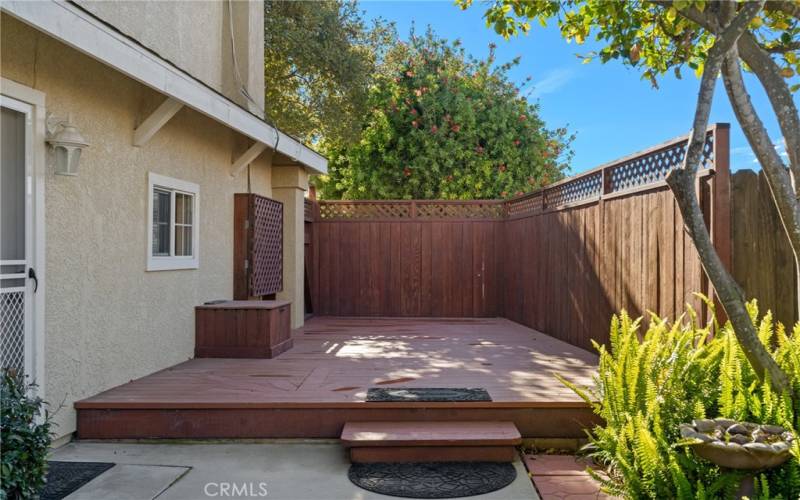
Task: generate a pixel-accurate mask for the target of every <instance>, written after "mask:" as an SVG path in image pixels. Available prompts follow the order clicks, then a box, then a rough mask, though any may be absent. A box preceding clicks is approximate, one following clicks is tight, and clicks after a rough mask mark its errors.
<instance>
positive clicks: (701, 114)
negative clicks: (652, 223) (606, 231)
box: [667, 0, 790, 392]
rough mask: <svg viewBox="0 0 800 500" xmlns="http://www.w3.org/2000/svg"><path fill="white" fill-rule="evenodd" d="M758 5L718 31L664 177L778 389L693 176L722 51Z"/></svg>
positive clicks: (749, 348)
mask: <svg viewBox="0 0 800 500" xmlns="http://www.w3.org/2000/svg"><path fill="white" fill-rule="evenodd" d="M763 4H764V2H763V0H762V1H761V2H752V3H748V4H745V6H744V7H743V8H742V9H741V10H740V11H739V13H738V14H737V15H736V17H735V18H734V19H733V21H731V23H730V24H729V25H728V26H727V27H726V28H725V29H724V31H722V32H721V33H719V34H718V36H717V39H716V40H715V42H714V46H713V47H712V48H711V50H710V51H709V54H708V57H707V58H706V62H705V67H704V69H703V77H702V79H701V81H700V92H699V94H698V97H697V107H696V109H695V116H694V122H693V125H692V133H691V135H690V138H689V144H688V146H687V148H686V157H685V159H684V165H683V168H681V169H676V170H673V171H672V172H670V174H669V175H668V176H667V184H668V185H669V187H670V189H671V190H672V192H673V193H674V194H675V199H676V201H677V203H678V207H679V208H680V211H681V215H682V217H683V221H684V224H685V226H686V230H687V232H688V233H689V236H690V237H691V239H692V241H693V242H694V245H695V247H696V248H697V253H698V255H699V256H700V261H701V262H702V264H703V268H704V269H705V271H706V274H707V275H708V278H709V280H710V281H711V283H712V284H713V286H714V289H715V290H716V293H717V296H718V297H719V300H720V302H721V303H722V307H723V308H724V309H725V312H726V313H727V314H728V318H729V319H730V321H731V324H732V325H733V330H734V332H735V334H736V338H737V340H738V341H739V345H740V346H741V347H742V351H744V354H745V356H746V357H747V359H748V361H749V362H750V364H751V366H752V367H753V369H754V370H755V372H756V373H757V374H758V376H759V377H760V378H761V379H762V380H763V379H764V378H765V376H766V375H768V376H769V380H770V381H771V383H772V385H773V387H774V388H775V389H776V390H777V391H779V392H783V391H785V390H788V389H789V387H790V386H789V380H788V377H787V376H786V374H785V373H783V371H782V370H781V369H780V367H779V366H778V364H777V363H776V362H775V360H774V359H773V358H772V356H771V355H770V353H769V352H768V351H767V349H766V348H765V347H764V345H763V344H762V343H761V341H760V340H759V338H758V333H757V332H756V329H755V326H754V325H753V322H752V320H751V319H750V315H749V314H748V312H747V308H746V307H745V301H744V297H742V295H741V293H740V292H739V287H738V285H737V284H736V281H735V280H734V279H733V277H732V276H731V275H730V273H729V272H728V270H727V269H725V266H724V264H723V263H722V260H721V259H720V258H719V255H718V254H717V252H716V249H715V248H714V244H713V242H712V241H711V236H710V235H709V233H708V228H707V227H706V224H705V220H704V218H703V212H702V210H701V208H700V203H699V201H698V199H697V193H696V192H695V177H696V175H697V169H698V167H699V164H700V159H701V156H702V152H703V143H704V142H705V135H706V128H707V127H708V116H709V114H710V112H711V103H712V101H713V98H714V88H715V86H716V79H717V76H718V75H719V72H720V69H721V68H722V63H723V61H724V60H725V57H726V54H728V52H729V51H730V50H731V49H732V48H733V46H734V44H736V41H737V40H738V39H739V37H740V36H741V35H742V33H744V31H745V29H746V28H747V25H748V24H749V23H750V21H751V20H752V19H753V17H755V16H756V14H757V13H758V12H759V11H760V10H761V7H762V6H763ZM719 24H723V23H719Z"/></svg>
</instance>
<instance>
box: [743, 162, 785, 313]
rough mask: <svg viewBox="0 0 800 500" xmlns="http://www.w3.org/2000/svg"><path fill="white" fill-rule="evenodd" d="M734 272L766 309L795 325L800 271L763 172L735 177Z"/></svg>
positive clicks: (750, 294)
mask: <svg viewBox="0 0 800 500" xmlns="http://www.w3.org/2000/svg"><path fill="white" fill-rule="evenodd" d="M731 195H732V198H733V202H732V209H733V210H732V226H733V275H734V277H735V278H736V282H737V283H739V285H740V286H741V287H742V288H743V289H744V290H745V291H746V293H747V296H748V297H750V298H752V297H755V298H757V299H758V304H759V308H760V309H761V310H762V311H766V310H767V309H769V310H771V311H772V312H773V314H774V317H775V319H777V320H779V321H781V322H782V323H783V324H784V325H793V324H794V323H795V322H796V321H797V318H798V311H797V273H796V270H795V263H794V256H793V255H792V248H791V246H790V245H789V239H788V237H787V236H786V232H785V231H784V229H783V226H782V224H781V221H780V217H779V215H778V210H777V208H775V202H774V201H773V200H772V194H771V193H770V189H769V186H768V185H767V181H766V179H765V177H764V174H763V173H759V174H757V173H756V172H753V171H751V170H740V171H738V172H736V173H735V174H734V175H733V177H732V193H731Z"/></svg>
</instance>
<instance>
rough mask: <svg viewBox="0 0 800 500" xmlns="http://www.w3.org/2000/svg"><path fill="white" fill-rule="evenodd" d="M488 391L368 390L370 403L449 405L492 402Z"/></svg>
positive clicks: (376, 388)
mask: <svg viewBox="0 0 800 500" xmlns="http://www.w3.org/2000/svg"><path fill="white" fill-rule="evenodd" d="M491 400H492V398H491V397H490V396H489V393H488V392H487V391H486V389H481V388H469V389H461V388H451V387H433V388H410V387H393V388H384V387H370V388H369V389H368V390H367V402H368V403H408V402H421V403H449V402H457V401H491Z"/></svg>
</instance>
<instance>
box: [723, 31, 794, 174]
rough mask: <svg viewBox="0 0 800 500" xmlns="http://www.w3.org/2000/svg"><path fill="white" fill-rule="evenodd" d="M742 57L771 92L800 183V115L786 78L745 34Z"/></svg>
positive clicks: (740, 43)
mask: <svg viewBox="0 0 800 500" xmlns="http://www.w3.org/2000/svg"><path fill="white" fill-rule="evenodd" d="M737 47H738V49H739V55H740V56H741V58H742V60H743V61H744V62H746V63H747V65H748V66H749V67H750V69H751V70H753V73H755V75H756V77H757V78H758V81H759V82H761V85H762V86H763V87H764V91H765V92H766V93H767V98H769V102H770V104H772V109H774V110H775V116H776V118H777V119H778V125H779V126H780V128H781V133H782V134H783V138H784V140H785V141H786V152H787V153H788V154H789V167H790V168H791V170H792V175H794V178H795V179H796V181H800V115H798V112H797V105H796V104H795V102H794V96H792V92H791V90H789V85H788V84H787V83H786V79H785V78H783V76H781V74H780V71H781V68H780V67H779V66H778V65H777V64H776V63H775V61H773V60H772V58H771V57H770V56H769V54H767V53H766V52H764V50H763V49H762V48H761V47H759V46H758V43H756V40H755V38H753V36H752V35H751V34H749V33H745V34H744V35H743V36H742V38H740V39H739V42H738V44H737Z"/></svg>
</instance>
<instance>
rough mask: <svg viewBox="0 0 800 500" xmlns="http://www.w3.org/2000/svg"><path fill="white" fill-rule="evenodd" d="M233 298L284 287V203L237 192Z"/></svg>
mask: <svg viewBox="0 0 800 500" xmlns="http://www.w3.org/2000/svg"><path fill="white" fill-rule="evenodd" d="M234 218H235V221H234V228H235V230H234V252H233V253H234V266H233V267H234V272H233V274H234V287H233V288H234V298H235V299H237V300H243V299H247V298H249V297H260V296H264V295H272V294H274V293H277V292H280V291H281V290H283V204H282V203H281V202H279V201H275V200H272V199H270V198H266V197H264V196H259V195H256V194H237V195H236V196H235V209H234Z"/></svg>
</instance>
